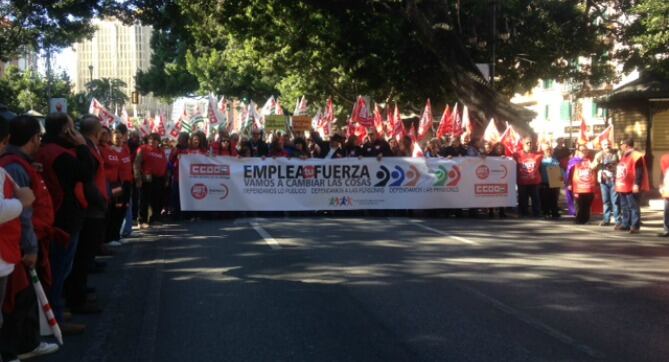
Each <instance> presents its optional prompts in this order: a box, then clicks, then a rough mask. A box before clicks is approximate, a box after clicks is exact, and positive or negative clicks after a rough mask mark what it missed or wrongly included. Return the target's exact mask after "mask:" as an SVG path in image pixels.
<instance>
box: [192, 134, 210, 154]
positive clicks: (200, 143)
mask: <svg viewBox="0 0 669 362" xmlns="http://www.w3.org/2000/svg"><path fill="white" fill-rule="evenodd" d="M188 153H189V154H195V155H197V154H199V155H206V154H208V153H209V147H207V136H206V135H205V134H204V132H202V131H195V132H193V134H192V135H191V136H190V144H189V150H188Z"/></svg>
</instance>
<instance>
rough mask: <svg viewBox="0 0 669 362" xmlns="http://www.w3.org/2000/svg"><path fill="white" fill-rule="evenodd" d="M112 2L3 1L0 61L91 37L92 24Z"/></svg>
mask: <svg viewBox="0 0 669 362" xmlns="http://www.w3.org/2000/svg"><path fill="white" fill-rule="evenodd" d="M114 4H115V2H114V1H111V0H60V1H56V2H54V1H48V0H30V1H26V0H2V1H0V22H2V23H1V25H0V39H2V41H1V42H0V60H8V59H11V58H13V57H15V56H17V55H19V54H20V53H21V51H22V50H23V49H26V48H27V49H57V48H61V47H65V46H69V45H71V44H72V43H74V42H76V41H78V40H80V39H83V38H85V37H88V36H91V35H92V34H93V32H94V31H95V27H94V26H93V25H92V24H91V23H90V20H91V18H93V17H94V16H98V15H102V13H103V10H107V9H112V8H114V7H115V6H114Z"/></svg>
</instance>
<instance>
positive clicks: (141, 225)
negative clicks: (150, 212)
mask: <svg viewBox="0 0 669 362" xmlns="http://www.w3.org/2000/svg"><path fill="white" fill-rule="evenodd" d="M139 228H140V229H148V228H149V224H147V223H145V222H143V223H141V224H139Z"/></svg>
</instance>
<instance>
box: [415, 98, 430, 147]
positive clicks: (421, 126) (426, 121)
mask: <svg viewBox="0 0 669 362" xmlns="http://www.w3.org/2000/svg"><path fill="white" fill-rule="evenodd" d="M431 130H432V104H431V103H430V98H428V99H427V102H426V103H425V110H424V111H423V115H422V116H421V117H420V123H418V134H417V135H416V139H417V140H418V141H422V140H424V139H425V137H427V134H428V133H429V132H430V131H431Z"/></svg>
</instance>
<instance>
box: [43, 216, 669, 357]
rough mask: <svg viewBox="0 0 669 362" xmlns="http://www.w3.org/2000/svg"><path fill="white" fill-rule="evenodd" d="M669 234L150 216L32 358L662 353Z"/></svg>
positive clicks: (452, 222) (503, 224) (531, 224)
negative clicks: (93, 294)
mask: <svg viewBox="0 0 669 362" xmlns="http://www.w3.org/2000/svg"><path fill="white" fill-rule="evenodd" d="M668 266H669V239H666V238H657V237H655V236H654V233H652V232H651V231H644V232H642V234H640V235H634V236H632V237H630V235H629V234H626V233H614V232H613V231H612V230H611V229H610V228H600V227H598V226H574V225H573V224H571V223H569V222H567V221H566V220H563V221H559V222H552V221H543V220H530V221H528V220H517V219H506V220H498V219H496V220H488V219H429V218H416V219H409V218H383V217H378V218H334V217H320V218H315V217H311V218H309V217H291V218H268V219H236V220H216V221H198V222H185V223H183V224H182V225H174V224H172V225H163V226H161V227H159V228H157V229H154V230H151V231H150V232H148V233H146V234H145V235H144V236H142V237H141V238H137V239H134V242H133V243H132V244H130V245H126V246H123V247H121V248H120V249H119V253H118V255H116V256H115V257H113V258H111V259H110V260H109V268H108V271H107V272H106V273H103V274H99V275H95V276H93V278H92V284H93V285H94V286H96V287H97V288H98V298H99V300H100V304H102V305H103V306H104V308H105V311H104V313H103V314H101V315H97V316H75V320H76V321H79V322H85V323H87V325H88V330H87V332H86V334H84V335H82V336H75V337H69V338H67V339H66V341H65V343H66V345H65V346H64V348H63V349H62V350H61V351H59V352H58V353H57V354H55V355H51V356H48V357H43V358H40V359H35V360H37V361H68V362H72V361H536V360H547V361H556V360H560V361H565V360H569V361H580V360H605V361H614V360H620V361H667V360H669V286H668V284H667V280H669V270H668Z"/></svg>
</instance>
